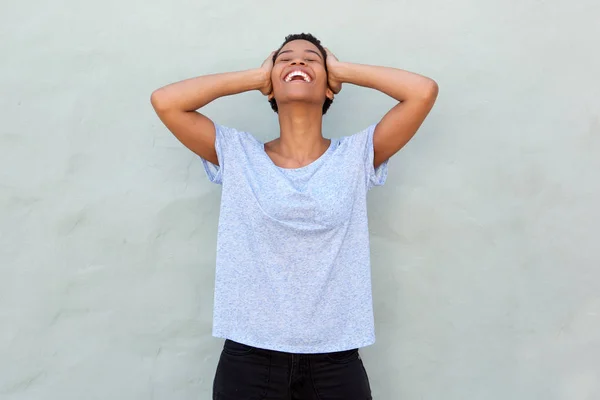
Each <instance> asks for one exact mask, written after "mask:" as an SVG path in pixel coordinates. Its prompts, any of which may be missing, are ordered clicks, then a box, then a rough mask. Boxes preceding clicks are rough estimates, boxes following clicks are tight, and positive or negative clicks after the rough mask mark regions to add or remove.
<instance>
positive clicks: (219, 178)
mask: <svg viewBox="0 0 600 400" xmlns="http://www.w3.org/2000/svg"><path fill="white" fill-rule="evenodd" d="M236 136H238V132H237V131H236V130H235V129H233V128H228V127H225V126H222V125H218V124H215V151H216V152H217V159H218V160H219V165H215V164H213V163H211V162H210V161H208V160H206V159H204V158H202V157H200V159H201V160H202V165H203V166H204V171H205V172H206V176H207V177H208V180H210V181H211V182H213V183H216V184H219V185H220V184H222V183H223V171H224V170H225V169H227V163H228V162H230V160H229V159H230V157H229V154H230V153H231V148H232V146H233V144H234V141H235V140H237V137H236Z"/></svg>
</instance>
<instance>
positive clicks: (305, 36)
mask: <svg viewBox="0 0 600 400" xmlns="http://www.w3.org/2000/svg"><path fill="white" fill-rule="evenodd" d="M293 40H306V41H308V42H311V43H312V44H314V45H315V46H316V47H317V49H319V51H320V52H321V54H322V55H323V63H324V64H325V72H327V52H326V51H325V48H324V47H323V45H322V44H321V41H320V40H319V39H317V38H316V37H314V36H313V35H311V34H310V33H294V34H291V35H287V36H286V37H285V40H284V41H283V43H282V44H281V46H279V49H277V51H276V52H275V54H273V63H274V62H275V59H276V58H277V56H278V55H279V52H280V51H281V49H282V48H283V46H285V45H286V44H288V43H289V42H291V41H293ZM269 103H271V108H272V109H273V111H275V112H278V110H279V109H278V108H277V102H276V101H275V98H272V99H271V100H269ZM331 103H333V100H332V99H330V98H329V97H327V98H325V103H323V115H325V113H326V112H327V110H328V109H329V106H331Z"/></svg>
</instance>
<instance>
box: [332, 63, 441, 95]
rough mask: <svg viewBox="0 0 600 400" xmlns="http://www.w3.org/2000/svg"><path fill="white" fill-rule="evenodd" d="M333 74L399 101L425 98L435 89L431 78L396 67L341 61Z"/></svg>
mask: <svg viewBox="0 0 600 400" xmlns="http://www.w3.org/2000/svg"><path fill="white" fill-rule="evenodd" d="M335 75H336V79H337V80H339V81H340V82H341V83H351V84H354V85H358V86H364V87H368V88H371V89H375V90H379V91H380V92H383V93H385V94H387V95H388V96H391V97H393V98H394V99H396V100H398V101H400V102H403V101H406V100H410V99H426V98H429V97H430V96H431V92H432V91H437V84H436V83H435V81H433V80H432V79H430V78H427V77H425V76H422V75H419V74H415V73H412V72H408V71H404V70H401V69H397V68H390V67H379V66H374V65H364V64H353V63H346V62H341V63H339V65H337V66H336V69H335Z"/></svg>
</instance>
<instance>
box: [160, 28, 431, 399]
mask: <svg viewBox="0 0 600 400" xmlns="http://www.w3.org/2000/svg"><path fill="white" fill-rule="evenodd" d="M344 83H351V84H354V85H359V86H364V87H368V88H372V89H375V90H379V91H381V92H383V93H385V94H387V95H388V96H391V97H392V98H394V99H395V100H396V101H397V102H398V104H397V105H396V106H394V107H393V108H392V109H391V110H389V111H388V112H387V114H385V116H384V117H383V118H382V119H381V121H379V122H378V123H376V124H373V125H372V126H370V127H368V128H366V129H364V130H362V131H360V132H358V133H355V134H352V135H347V136H342V137H339V138H337V139H326V138H325V137H323V132H322V125H323V115H324V114H325V113H326V112H327V109H328V108H329V106H330V105H331V103H332V101H333V98H334V95H335V94H337V93H338V92H339V91H340V90H341V88H342V84H344ZM250 90H259V91H260V92H261V93H262V94H264V95H265V96H267V97H268V99H269V102H270V104H271V107H272V108H273V110H274V111H275V112H276V113H277V116H278V118H279V136H278V137H277V138H276V139H274V140H272V141H269V142H266V143H263V142H261V141H259V140H257V139H256V138H255V137H254V136H253V135H251V134H250V133H247V132H242V131H238V130H235V129H233V128H228V127H225V126H222V125H218V124H215V123H213V121H211V120H210V119H209V118H208V117H206V116H205V115H203V114H200V113H199V112H197V111H196V110H198V109H200V108H202V107H204V106H205V105H207V104H208V103H210V102H212V101H213V100H216V99H218V98H219V97H223V96H228V95H233V94H237V93H242V92H246V91H250ZM437 93H438V87H437V84H436V83H435V82H434V81H433V80H431V79H429V78H426V77H424V76H421V75H417V74H414V73H411V72H407V71H404V70H400V69H395V68H387V67H378V66H371V65H361V64H351V63H346V62H340V61H338V60H337V58H336V57H335V56H334V55H333V54H332V53H330V52H329V51H328V50H327V49H325V48H323V47H322V45H321V43H320V41H319V40H317V39H316V38H315V37H314V36H312V35H310V34H297V35H290V36H288V37H286V38H285V41H284V43H283V45H282V46H281V47H280V48H279V49H278V50H277V51H275V52H273V53H272V54H271V55H270V56H269V57H268V58H267V60H265V62H264V63H263V65H262V66H261V67H260V68H256V69H251V70H246V71H241V72H230V73H222V74H215V75H206V76H201V77H197V78H192V79H188V80H184V81H181V82H177V83H173V84H171V85H168V86H165V87H163V88H160V89H158V90H156V91H154V92H153V93H152V96H151V102H152V105H153V107H154V109H155V111H156V113H157V114H158V116H159V118H160V119H161V121H162V122H163V123H164V124H165V126H166V127H167V128H168V129H169V130H170V131H171V132H172V133H173V134H174V135H175V136H176V137H177V139H179V140H180V141H181V143H183V144H184V145H185V146H186V147H188V148H189V149H190V150H191V151H193V152H194V153H196V154H197V155H198V156H200V158H201V159H202V162H203V165H204V168H205V170H206V173H207V175H208V178H209V179H210V181H212V182H214V183H217V184H221V185H222V197H221V211H220V217H219V228H218V233H217V240H218V245H217V265H216V275H215V296H214V319H213V336H215V337H219V338H224V339H226V340H225V342H224V345H223V349H222V352H221V357H220V360H219V363H218V365H217V370H216V374H215V377H214V381H213V382H214V383H213V398H215V399H223V400H229V399H231V400H234V399H235V400H237V399H240V400H241V399H277V400H279V399H321V400H328V399H370V398H371V389H370V386H369V379H368V377H367V373H366V371H365V368H364V366H363V363H362V361H361V359H360V356H359V353H358V349H359V348H361V347H365V346H368V345H371V344H373V343H374V341H375V329H374V321H373V306H372V298H371V274H370V259H369V231H368V227H367V224H368V221H367V201H366V200H367V192H368V191H369V189H371V188H372V187H374V186H379V185H383V183H384V182H385V180H386V177H387V162H388V159H389V158H390V157H391V156H393V155H394V154H395V153H396V152H398V150H400V149H401V148H402V147H403V146H404V145H405V144H406V143H407V142H408V141H409V140H410V139H411V138H412V137H413V135H414V134H415V132H416V131H417V129H418V128H419V126H420V125H421V123H422V122H423V120H424V119H425V117H426V116H427V114H428V113H429V111H430V110H431V108H432V107H433V104H434V102H435V99H436V97H437ZM349 112H350V113H352V112H356V111H355V110H354V111H352V110H350V111H349ZM335 133H336V132H334V134H335Z"/></svg>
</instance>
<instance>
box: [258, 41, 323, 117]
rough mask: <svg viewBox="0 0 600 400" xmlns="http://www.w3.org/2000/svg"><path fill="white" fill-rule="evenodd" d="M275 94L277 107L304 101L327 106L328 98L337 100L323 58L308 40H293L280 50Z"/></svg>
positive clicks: (273, 74) (273, 78) (274, 75)
mask: <svg viewBox="0 0 600 400" xmlns="http://www.w3.org/2000/svg"><path fill="white" fill-rule="evenodd" d="M271 81H272V82H273V93H272V94H271V96H270V97H269V99H271V98H273V97H275V99H277V105H278V106H279V107H281V105H283V104H286V103H291V102H304V103H310V104H315V105H317V106H319V107H322V106H323V103H324V102H325V98H326V97H329V98H330V99H333V92H332V91H331V90H330V89H329V87H328V85H327V72H326V71H325V60H324V59H323V55H322V54H321V52H320V51H319V49H318V48H317V46H315V45H314V44H312V43H311V42H309V41H306V40H293V41H291V42H289V43H287V44H286V45H285V46H283V47H282V48H281V50H280V51H279V53H278V55H277V58H276V59H275V63H274V64H273V69H272V71H271Z"/></svg>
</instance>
